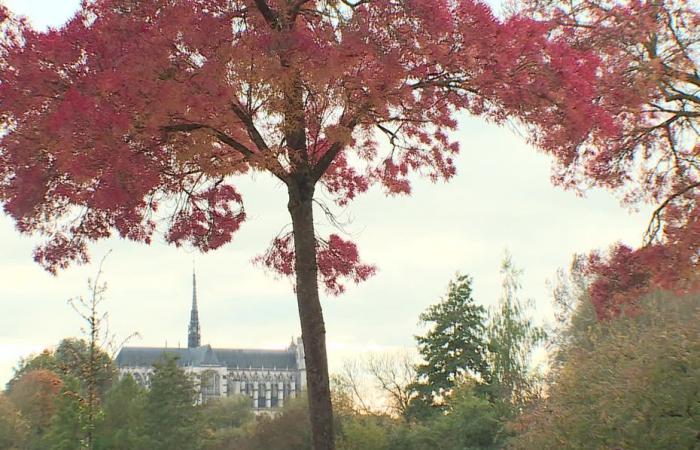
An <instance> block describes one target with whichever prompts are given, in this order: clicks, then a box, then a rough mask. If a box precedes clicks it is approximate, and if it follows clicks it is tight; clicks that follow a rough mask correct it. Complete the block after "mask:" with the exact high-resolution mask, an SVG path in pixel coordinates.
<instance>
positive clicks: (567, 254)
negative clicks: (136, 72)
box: [0, 0, 649, 384]
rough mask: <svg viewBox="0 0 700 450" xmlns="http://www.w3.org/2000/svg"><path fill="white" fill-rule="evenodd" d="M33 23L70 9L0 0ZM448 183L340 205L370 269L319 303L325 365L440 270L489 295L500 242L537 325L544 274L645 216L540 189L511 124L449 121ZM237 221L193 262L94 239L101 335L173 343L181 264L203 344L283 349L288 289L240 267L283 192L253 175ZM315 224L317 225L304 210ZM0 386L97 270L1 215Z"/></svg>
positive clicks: (494, 296) (292, 318) (401, 314)
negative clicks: (454, 149) (47, 268)
mask: <svg viewBox="0 0 700 450" xmlns="http://www.w3.org/2000/svg"><path fill="white" fill-rule="evenodd" d="M3 1H4V3H5V4H6V5H7V6H8V7H9V8H10V9H11V10H12V11H14V12H16V13H20V14H24V15H27V16H28V17H29V18H30V19H31V22H32V23H33V24H34V26H36V27H38V28H45V27H47V26H60V25H61V24H62V23H63V22H64V21H65V20H66V19H67V18H68V17H69V16H70V15H71V14H72V12H73V11H74V10H75V9H76V8H77V6H78V4H79V1H78V0H0V2H3ZM459 138H460V140H461V142H462V148H463V151H462V155H461V156H460V157H459V158H458V175H457V176H456V177H455V178H454V179H453V181H451V182H450V183H447V184H444V183H441V184H432V183H430V182H428V181H426V180H419V181H418V182H416V183H415V184H414V194H413V195H412V196H411V197H400V198H395V197H394V198H386V197H385V196H384V195H383V193H382V192H381V191H380V190H379V189H373V190H372V191H370V192H369V193H368V194H366V195H364V196H362V197H360V198H359V199H358V200H356V201H355V202H354V203H352V204H351V205H350V206H349V207H348V208H347V209H346V210H344V211H343V218H344V219H346V220H348V221H350V223H349V225H348V226H347V227H346V231H347V232H349V234H350V236H351V237H352V238H353V239H354V240H355V242H357V244H358V246H359V249H360V254H361V255H362V258H363V259H364V260H365V261H367V262H370V263H373V264H376V265H377V266H378V268H379V271H378V273H377V275H376V276H374V277H373V278H371V279H370V280H369V281H367V282H365V283H363V284H362V285H360V286H350V288H349V289H348V292H347V293H346V294H345V295H343V296H341V297H337V298H335V297H330V298H328V297H326V296H324V298H323V305H324V310H325V316H326V324H327V330H328V341H329V358H330V361H331V368H333V367H338V365H339V364H340V362H341V361H342V360H343V359H344V358H347V357H349V356H352V355H356V354H360V353H362V352H366V351H371V350H382V349H394V348H399V347H412V346H413V344H414V340H413V335H414V334H416V333H418V332H419V331H420V328H419V326H418V323H417V320H418V315H419V314H420V313H421V311H423V310H424V309H425V308H426V307H427V306H428V305H430V304H432V303H435V302H436V301H437V300H439V298H440V297H441V295H443V294H444V292H445V288H446V285H447V283H448V281H449V280H450V279H451V278H452V277H453V276H454V274H455V272H457V271H460V272H462V273H468V274H470V275H472V276H473V278H474V293H475V298H476V300H477V301H478V302H480V303H482V304H484V305H487V306H488V305H493V304H494V303H495V302H496V301H497V300H498V297H499V295H500V278H499V264H500V260H501V259H502V256H503V252H504V250H505V249H506V248H507V249H509V250H510V252H511V253H512V255H513V258H514V260H515V263H516V265H518V266H519V267H521V268H523V269H524V270H525V273H524V277H523V280H522V281H523V296H524V297H527V298H532V299H534V301H535V303H536V307H537V310H536V312H535V314H536V316H537V318H538V320H542V321H544V320H548V319H549V317H550V316H551V306H550V304H551V296H550V295H549V292H548V289H547V287H546V281H547V280H548V279H552V278H553V277H554V275H555V273H556V270H557V268H559V267H567V266H568V264H569V263H570V261H571V258H572V256H573V255H574V254H575V253H582V252H587V251H589V250H591V249H596V248H598V249H605V248H607V247H608V246H609V245H611V244H612V243H614V242H616V241H623V242H627V243H629V244H632V245H636V244H638V243H639V241H640V239H641V234H642V232H643V230H644V229H645V226H646V222H647V220H648V217H649V211H648V210H644V211H642V212H630V211H628V210H626V209H624V208H622V207H621V206H620V205H619V202H618V201H617V199H616V198H615V197H614V196H613V195H611V194H609V193H607V192H601V191H596V192H589V193H588V195H587V196H586V198H580V197H577V196H576V195H575V194H574V193H572V192H565V191H563V190H561V189H559V188H555V187H554V186H552V185H551V183H550V182H549V179H550V161H549V160H548V158H547V157H545V156H543V155H541V154H539V153H537V152H536V151H535V150H534V149H532V148H530V147H529V146H528V145H527V144H525V143H524V141H523V139H522V138H521V137H519V136H518V135H517V134H516V133H514V132H513V131H511V130H509V129H506V128H502V127H498V126H494V125H490V124H486V123H485V122H483V121H481V120H479V119H474V118H469V117H463V118H462V120H461V127H460V132H459ZM237 186H238V187H239V189H240V191H241V192H242V193H243V196H244V201H245V205H246V212H247V213H248V216H249V220H248V221H247V223H245V224H244V227H243V228H242V230H241V231H240V232H239V233H238V234H237V235H236V237H235V238H234V240H233V242H232V243H231V244H229V245H227V246H225V247H224V248H221V249H219V250H217V251H215V252H212V253H209V254H206V255H202V254H199V253H195V252H192V251H190V250H187V249H177V248H175V247H171V246H167V245H165V244H164V243H163V239H162V238H159V239H156V242H155V243H154V244H153V245H151V246H145V245H138V244H133V243H129V242H124V241H121V240H119V239H111V240H109V241H103V242H100V243H98V244H96V245H93V246H92V247H91V248H90V251H91V255H92V257H93V261H95V262H97V261H99V260H100V259H101V257H102V256H104V255H105V254H106V253H107V252H108V251H109V250H112V253H111V255H110V256H109V258H108V259H107V261H106V263H105V266H104V280H105V281H107V283H108V286H109V290H108V292H107V302H106V303H105V307H106V309H107V310H108V311H109V314H110V322H111V326H110V328H111V331H112V332H113V333H115V334H116V335H117V336H120V337H125V336H127V335H129V334H131V333H133V332H138V333H140V335H141V338H140V339H137V340H135V341H132V344H134V345H151V346H162V345H165V344H166V343H167V345H169V346H177V345H183V346H185V345H186V344H187V323H188V320H189V308H190V302H191V291H192V288H191V272H192V263H193V260H194V261H195V263H196V270H197V282H198V288H199V289H198V292H199V295H198V297H199V308H200V311H199V312H200V323H201V327H202V341H203V343H209V344H211V345H213V346H216V347H247V348H252V347H265V348H282V347H285V346H286V345H287V344H288V343H289V340H290V338H291V337H292V336H296V335H299V325H298V317H297V309H296V303H295V299H294V295H293V292H292V289H291V285H290V283H289V282H288V281H287V280H279V279H276V278H275V277H274V276H272V275H270V274H268V273H266V272H265V271H263V270H262V269H261V268H259V267H256V266H253V265H252V264H251V263H250V260H251V259H252V258H253V257H255V256H256V255H258V254H260V253H262V252H263V251H264V250H265V249H266V248H267V246H268V244H269V241H270V240H271V239H272V238H273V237H274V236H275V235H276V234H277V233H278V232H279V230H280V229H281V228H282V227H284V226H285V225H287V224H288V223H289V222H290V220H289V218H288V216H287V211H286V192H285V189H283V186H281V185H280V183H279V182H276V181H274V180H272V179H271V178H268V177H265V176H260V175H258V176H256V177H254V178H250V177H247V178H241V179H240V181H239V182H238V183H237ZM318 222H319V226H320V227H321V229H322V231H325V232H328V231H330V228H329V227H328V226H327V225H325V224H324V221H323V218H322V217H321V216H319V217H318ZM0 242H1V243H2V246H1V249H2V250H1V252H0V302H1V303H0V308H1V309H0V383H3V384H4V382H6V381H7V380H8V379H9V377H10V376H11V373H12V371H11V368H12V367H13V366H14V365H15V364H16V362H17V360H18V358H19V357H21V356H25V355H27V354H29V353H31V352H36V351H40V350H41V349H43V348H46V347H50V346H53V345H55V344H56V343H57V342H58V341H59V340H60V339H61V338H64V337H67V336H76V335H78V334H79V333H80V327H81V326H82V323H81V322H80V320H79V318H78V317H77V315H76V314H75V312H73V311H72V310H71V309H70V307H69V306H68V305H67V304H66V300H67V299H68V298H70V297H75V296H78V295H85V294H87V289H86V287H87V279H88V278H89V277H91V276H94V274H95V272H96V265H94V264H92V265H88V266H82V267H72V268H70V269H68V270H65V271H62V272H60V273H59V274H58V276H55V277H54V276H51V275H49V274H48V273H46V272H44V271H43V270H42V269H41V268H40V267H39V266H38V265H36V264H35V263H34V262H33V260H32V249H33V247H34V246H35V244H36V240H35V239H32V238H31V237H27V236H21V235H19V233H18V232H17V231H16V230H15V229H14V224H13V222H12V221H11V220H10V219H9V218H8V217H7V216H4V215H2V213H0Z"/></svg>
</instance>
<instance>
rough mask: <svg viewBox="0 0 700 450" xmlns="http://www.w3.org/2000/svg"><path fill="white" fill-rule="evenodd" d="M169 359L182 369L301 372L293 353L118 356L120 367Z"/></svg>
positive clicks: (203, 349) (204, 350)
mask: <svg viewBox="0 0 700 450" xmlns="http://www.w3.org/2000/svg"><path fill="white" fill-rule="evenodd" d="M166 355H172V356H174V357H175V358H177V363H178V366H180V367H188V366H196V367H205V366H215V367H222V366H223V367H227V368H229V369H236V368H239V369H249V368H250V369H263V368H264V369H273V368H276V369H297V362H296V355H295V353H294V351H293V350H292V349H289V350H254V349H250V350H248V349H229V348H217V349H212V348H211V346H209V345H202V346H199V347H195V348H166V347H124V348H122V350H121V351H120V352H119V355H117V358H116V360H115V362H116V363H117V366H118V367H151V366H153V364H154V363H156V362H158V361H159V360H160V359H162V358H163V357H164V356H166Z"/></svg>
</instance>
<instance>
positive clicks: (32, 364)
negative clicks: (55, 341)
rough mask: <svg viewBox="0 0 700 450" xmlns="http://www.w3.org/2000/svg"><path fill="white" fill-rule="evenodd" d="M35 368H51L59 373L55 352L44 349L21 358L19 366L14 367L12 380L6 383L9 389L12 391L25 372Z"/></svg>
mask: <svg viewBox="0 0 700 450" xmlns="http://www.w3.org/2000/svg"><path fill="white" fill-rule="evenodd" d="M33 370H50V371H52V372H56V373H59V372H60V371H59V370H58V367H57V364H56V357H55V352H54V351H51V350H49V349H44V350H43V351H42V352H41V353H39V354H32V355H29V356H28V357H23V358H20V360H19V362H18V364H17V366H16V367H14V368H13V369H12V372H13V373H12V378H10V381H9V382H8V383H7V385H6V388H7V391H8V392H9V391H11V390H12V388H13V387H14V384H15V383H16V382H17V381H19V379H20V378H22V376H23V375H24V374H25V373H27V372H31V371H33Z"/></svg>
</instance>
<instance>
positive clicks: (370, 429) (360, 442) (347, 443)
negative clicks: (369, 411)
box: [336, 415, 390, 450]
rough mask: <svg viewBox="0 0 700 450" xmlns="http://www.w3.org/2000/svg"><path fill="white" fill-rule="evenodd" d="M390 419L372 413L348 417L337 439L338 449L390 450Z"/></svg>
mask: <svg viewBox="0 0 700 450" xmlns="http://www.w3.org/2000/svg"><path fill="white" fill-rule="evenodd" d="M387 422H388V421H381V417H378V416H372V415H355V416H352V417H348V418H346V420H345V421H344V422H343V424H342V427H341V431H340V432H339V436H338V439H337V441H336V445H337V449H338V450H389V448H390V447H389V445H390V436H389V433H388V431H389V430H388V428H389V424H388V423H387Z"/></svg>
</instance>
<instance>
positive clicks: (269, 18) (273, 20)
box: [254, 0, 281, 30]
mask: <svg viewBox="0 0 700 450" xmlns="http://www.w3.org/2000/svg"><path fill="white" fill-rule="evenodd" d="M254 3H255V6H257V7H258V10H259V11H260V14H262V16H263V17H264V18H265V22H267V23H268V25H270V27H271V28H274V29H276V30H279V29H281V23H280V18H279V15H278V14H277V13H276V12H275V11H273V10H272V8H270V6H269V5H268V4H267V2H266V1H265V0H254Z"/></svg>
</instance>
